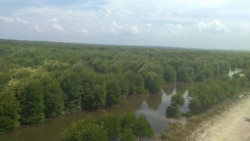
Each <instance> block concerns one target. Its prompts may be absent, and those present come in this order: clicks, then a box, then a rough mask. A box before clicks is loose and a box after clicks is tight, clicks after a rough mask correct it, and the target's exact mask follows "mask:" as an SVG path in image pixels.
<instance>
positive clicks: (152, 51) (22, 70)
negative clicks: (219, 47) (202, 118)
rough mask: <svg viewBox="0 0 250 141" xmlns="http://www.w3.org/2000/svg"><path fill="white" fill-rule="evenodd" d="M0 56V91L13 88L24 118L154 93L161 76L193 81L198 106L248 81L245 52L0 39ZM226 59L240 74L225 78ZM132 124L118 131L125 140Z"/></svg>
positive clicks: (24, 120)
mask: <svg viewBox="0 0 250 141" xmlns="http://www.w3.org/2000/svg"><path fill="white" fill-rule="evenodd" d="M0 60H4V61H0V65H1V68H0V88H1V91H0V93H2V94H5V93H12V95H13V94H14V96H15V97H16V99H17V102H18V103H20V104H19V106H18V107H19V109H20V113H19V116H20V122H21V123H22V124H33V123H40V122H42V121H43V120H44V118H45V117H47V118H51V117H57V116H59V115H61V114H63V113H65V112H72V111H76V110H81V109H85V110H95V109H98V108H100V107H105V106H107V107H109V106H113V105H117V104H119V102H120V101H121V97H125V96H128V95H134V94H144V93H147V92H149V93H150V94H157V93H159V92H160V90H161V88H162V86H163V82H164V80H165V82H174V81H177V82H199V83H195V86H194V88H192V89H191V90H190V95H191V96H192V97H193V100H191V103H190V107H192V108H191V109H193V110H192V111H194V112H197V113H198V112H200V111H204V110H206V109H208V108H209V107H210V106H211V105H213V104H215V103H218V102H220V101H222V100H224V99H225V98H228V97H236V96H237V95H236V93H238V92H239V91H241V90H242V89H245V88H247V87H249V84H250V83H249V82H250V73H249V69H250V65H249V60H250V55H249V52H228V51H209V50H191V49H186V50H184V49H173V48H137V47H116V46H100V45H85V44H65V43H49V42H27V41H10V40H0ZM230 67H231V68H232V69H234V68H240V69H243V73H244V74H245V77H242V76H239V75H235V76H234V77H233V78H229V77H228V71H229V69H230ZM7 89H11V90H10V91H9V90H8V92H5V91H6V90H7ZM176 101H178V100H176ZM174 103H175V102H174ZM177 103H178V104H177V105H181V104H180V103H181V102H180V103H179V102H177ZM4 104H5V105H7V104H8V102H4ZM14 105H15V104H14ZM14 109H15V108H14ZM16 111H18V110H16ZM3 113H4V114H3V115H1V116H2V117H8V114H7V112H3ZM13 113H15V112H14V111H13ZM5 114H6V115H5ZM15 117H18V115H17V116H15ZM1 119H4V118H1ZM4 120H6V122H8V120H7V119H4ZM16 125H17V124H16V123H14V122H13V128H14V127H15V126H16ZM131 132H133V130H132V128H129V130H126V131H124V133H127V135H128V138H127V140H129V139H132V138H133V137H132V135H131V134H130V133H131ZM129 135H131V136H129ZM121 139H122V138H121ZM123 139H124V140H126V138H125V137H124V138H123Z"/></svg>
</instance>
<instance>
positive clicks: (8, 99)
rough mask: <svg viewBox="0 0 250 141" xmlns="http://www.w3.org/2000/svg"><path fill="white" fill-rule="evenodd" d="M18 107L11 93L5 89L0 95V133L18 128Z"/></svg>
mask: <svg viewBox="0 0 250 141" xmlns="http://www.w3.org/2000/svg"><path fill="white" fill-rule="evenodd" d="M19 106H20V105H19V102H18V101H17V99H16V97H15V96H14V93H13V92H12V91H10V90H6V89H5V90H4V92H2V93H0V133H4V132H5V131H7V130H10V129H14V128H16V127H18V126H19V118H20V115H19V112H20V107H19Z"/></svg>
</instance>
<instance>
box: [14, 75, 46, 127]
mask: <svg viewBox="0 0 250 141" xmlns="http://www.w3.org/2000/svg"><path fill="white" fill-rule="evenodd" d="M18 99H19V101H20V104H21V122H22V123H23V124H34V123H40V122H42V121H43V120H44V119H45V114H44V109H45V105H44V95H43V86H42V84H41V82H39V81H38V80H34V79H28V80H26V83H24V85H23V87H22V88H21V94H20V95H19V96H18Z"/></svg>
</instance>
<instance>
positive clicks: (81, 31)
mask: <svg viewBox="0 0 250 141" xmlns="http://www.w3.org/2000/svg"><path fill="white" fill-rule="evenodd" d="M77 32H78V33H84V34H87V33H89V31H88V29H86V28H83V29H80V30H78V31H77Z"/></svg>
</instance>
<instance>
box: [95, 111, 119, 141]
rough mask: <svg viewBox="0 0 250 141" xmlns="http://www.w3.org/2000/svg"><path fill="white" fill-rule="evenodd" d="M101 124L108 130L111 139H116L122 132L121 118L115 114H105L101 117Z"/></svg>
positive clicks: (113, 140)
mask: <svg viewBox="0 0 250 141" xmlns="http://www.w3.org/2000/svg"><path fill="white" fill-rule="evenodd" d="M99 124H100V125H101V126H103V127H104V129H105V130H106V131H107V134H108V137H109V140H110V141H116V140H117V139H119V137H120V134H121V127H120V120H119V118H118V117H117V116H115V115H113V114H105V115H104V116H102V117H101V118H100V119H99Z"/></svg>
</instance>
